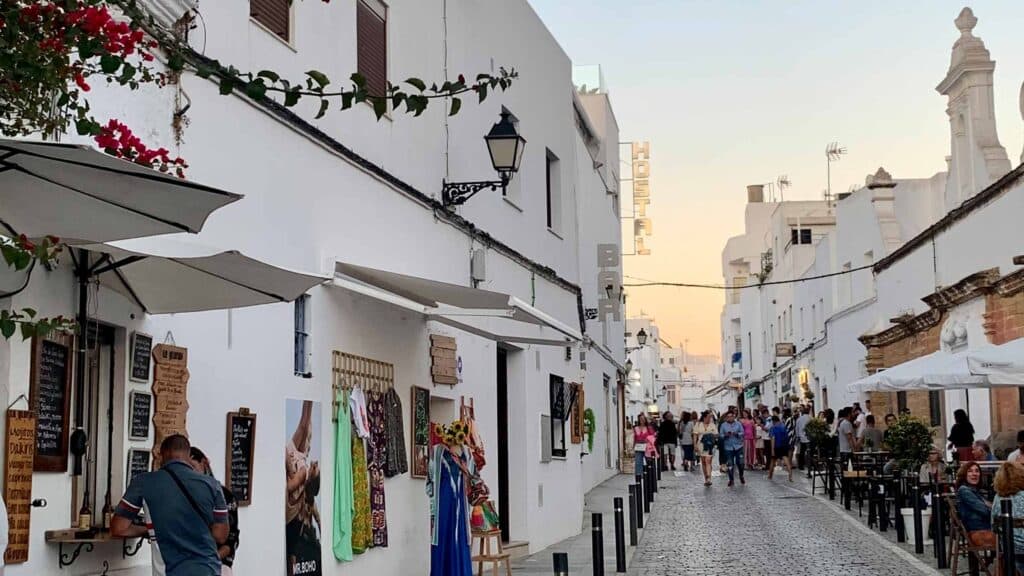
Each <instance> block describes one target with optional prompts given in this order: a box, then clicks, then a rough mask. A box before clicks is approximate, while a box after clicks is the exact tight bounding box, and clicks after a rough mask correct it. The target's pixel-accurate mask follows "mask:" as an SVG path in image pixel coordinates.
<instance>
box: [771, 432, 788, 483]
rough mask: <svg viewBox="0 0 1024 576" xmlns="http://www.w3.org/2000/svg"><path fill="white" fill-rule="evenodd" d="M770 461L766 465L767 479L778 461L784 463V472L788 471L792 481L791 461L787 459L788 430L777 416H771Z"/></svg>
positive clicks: (773, 472) (773, 471)
mask: <svg viewBox="0 0 1024 576" xmlns="http://www.w3.org/2000/svg"><path fill="white" fill-rule="evenodd" d="M770 435H771V439H772V461H771V463H770V464H769V465H768V479H769V480H771V479H772V476H773V475H774V474H775V466H776V464H779V463H785V464H786V472H788V473H789V481H790V482H792V481H793V461H792V460H790V459H789V448H790V443H789V430H787V429H786V425H785V424H784V423H783V422H782V419H781V418H779V417H778V416H772V428H771V432H770Z"/></svg>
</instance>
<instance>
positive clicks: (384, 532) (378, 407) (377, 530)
mask: <svg viewBox="0 0 1024 576" xmlns="http://www.w3.org/2000/svg"><path fill="white" fill-rule="evenodd" d="M366 409H367V415H368V416H369V422H370V440H369V461H368V464H367V468H368V470H369V472H370V522H371V526H372V529H373V545H374V546H382V547H386V546H387V545H388V518H387V511H386V510H385V503H384V468H385V466H386V465H387V461H388V449H387V446H388V432H387V424H386V418H387V416H386V414H387V412H386V410H385V408H384V395H383V394H377V393H374V394H372V395H371V396H370V401H369V402H368V403H367V405H366Z"/></svg>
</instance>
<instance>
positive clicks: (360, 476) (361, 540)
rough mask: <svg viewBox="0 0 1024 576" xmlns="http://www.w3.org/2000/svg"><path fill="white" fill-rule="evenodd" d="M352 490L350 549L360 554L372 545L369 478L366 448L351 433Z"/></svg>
mask: <svg viewBox="0 0 1024 576" xmlns="http://www.w3.org/2000/svg"><path fill="white" fill-rule="evenodd" d="M352 491H353V493H354V494H355V513H354V515H353V517H352V551H353V552H355V553H356V554H362V553H363V552H365V551H366V549H367V548H370V547H371V546H372V545H373V529H372V528H371V521H370V480H369V477H368V476H367V471H366V448H365V447H364V446H363V439H362V438H360V437H359V436H358V435H355V434H353V435H352Z"/></svg>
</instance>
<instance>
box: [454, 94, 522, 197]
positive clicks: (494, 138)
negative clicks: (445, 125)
mask: <svg viewBox="0 0 1024 576" xmlns="http://www.w3.org/2000/svg"><path fill="white" fill-rule="evenodd" d="M484 141H485V142H487V151H488V152H489V153H490V155H491V165H492V166H494V170H495V172H497V173H498V177H499V180H486V181H482V182H444V183H443V184H442V187H441V203H442V204H444V205H445V207H448V206H459V205H461V204H464V203H465V202H466V200H469V199H470V198H472V197H473V195H474V194H476V193H477V192H479V191H481V190H486V189H488V188H490V189H491V190H497V189H498V188H501V189H502V191H503V192H504V191H505V189H506V188H507V187H508V183H509V181H511V180H512V176H513V175H515V173H516V172H518V171H519V164H520V163H521V162H522V161H523V150H524V149H525V148H526V139H525V138H523V137H522V136H520V135H519V132H518V131H517V130H516V125H515V124H514V123H513V122H512V119H511V114H509V113H508V112H502V113H501V120H499V121H498V123H497V124H495V125H494V126H493V127H491V131H490V132H488V133H487V136H484Z"/></svg>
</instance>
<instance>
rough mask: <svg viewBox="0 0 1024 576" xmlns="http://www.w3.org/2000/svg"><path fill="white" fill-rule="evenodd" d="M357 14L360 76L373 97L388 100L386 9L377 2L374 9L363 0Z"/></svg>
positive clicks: (359, 3) (360, 0)
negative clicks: (382, 97)
mask: <svg viewBox="0 0 1024 576" xmlns="http://www.w3.org/2000/svg"><path fill="white" fill-rule="evenodd" d="M375 8H376V9H375ZM356 10H357V16H356V35H357V37H358V44H359V46H358V52H357V59H358V68H359V73H360V74H362V75H363V77H364V78H366V86H367V89H368V90H369V91H370V94H371V95H373V96H386V95H387V88H388V42H387V21H386V20H385V17H386V16H385V12H384V7H383V6H380V5H379V3H377V2H374V7H371V5H369V4H368V3H367V2H365V1H364V0H359V2H358V8H357V9H356Z"/></svg>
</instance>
